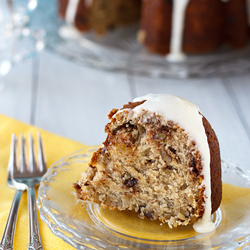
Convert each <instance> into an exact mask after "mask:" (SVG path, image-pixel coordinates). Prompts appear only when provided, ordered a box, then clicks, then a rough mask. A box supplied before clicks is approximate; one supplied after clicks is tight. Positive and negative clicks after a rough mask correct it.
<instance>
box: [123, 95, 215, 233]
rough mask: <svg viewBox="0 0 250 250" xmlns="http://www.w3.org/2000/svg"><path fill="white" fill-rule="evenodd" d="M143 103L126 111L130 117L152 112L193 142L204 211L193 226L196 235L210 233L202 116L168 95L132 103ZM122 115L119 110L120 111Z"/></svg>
mask: <svg viewBox="0 0 250 250" xmlns="http://www.w3.org/2000/svg"><path fill="white" fill-rule="evenodd" d="M143 100H147V101H146V102H144V103H143V104H141V105H139V106H137V107H135V108H134V109H130V112H132V114H133V115H135V116H136V115H138V113H141V112H142V111H143V110H146V111H149V112H154V113H155V114H158V115H160V116H162V117H163V119H164V120H165V121H174V122H175V123H177V124H178V125H179V126H180V127H181V128H182V129H184V130H185V132H186V133H187V134H188V136H189V138H190V139H191V140H193V141H195V143H196V145H197V148H198V149H199V151H200V152H201V155H202V164H203V172H202V174H203V175H204V180H203V181H202V184H201V186H200V188H201V187H202V186H205V191H204V196H205V197H204V198H205V204H204V206H205V212H204V214H203V216H202V218H200V219H199V220H198V221H197V222H196V223H194V229H195V230H196V231H197V232H199V233H204V232H211V231H213V230H214V229H215V225H214V223H213V222H211V221H210V216H211V209H212V208H211V183H210V150H209V145H208V142H207V136H206V133H205V129H204V126H203V123H202V115H201V114H200V113H199V112H200V110H199V108H198V107H197V106H196V105H195V104H194V103H192V102H190V101H188V100H186V99H183V98H181V97H177V96H174V95H168V94H149V95H146V96H142V97H138V98H135V99H134V100H133V101H134V102H138V101H143ZM120 112H122V111H120Z"/></svg>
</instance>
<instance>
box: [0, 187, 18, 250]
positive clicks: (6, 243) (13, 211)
mask: <svg viewBox="0 0 250 250" xmlns="http://www.w3.org/2000/svg"><path fill="white" fill-rule="evenodd" d="M22 193H23V190H17V191H16V193H15V196H14V198H13V201H12V205H11V208H10V213H9V216H8V219H7V222H6V226H5V229H4V232H3V236H2V239H1V242H0V250H12V249H13V240H14V234H15V228H16V220H17V214H18V208H19V204H20V200H21V196H22Z"/></svg>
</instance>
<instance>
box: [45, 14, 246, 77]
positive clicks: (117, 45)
mask: <svg viewBox="0 0 250 250" xmlns="http://www.w3.org/2000/svg"><path fill="white" fill-rule="evenodd" d="M53 25H54V31H53V32H48V35H47V47H48V48H49V49H50V50H52V51H54V52H56V53H58V54H60V55H62V56H64V57H66V58H67V59H69V60H72V61H75V62H77V63H80V64H83V65H85V66H86V65H87V66H92V67H96V68H99V69H105V70H114V71H123V72H126V73H128V72H130V73H131V74H138V75H143V76H150V77H172V78H187V77H209V76H210V77H215V76H228V75H235V74H242V73H246V72H249V70H250V45H249V46H247V47H245V48H243V49H239V50H232V49H229V48H226V47H223V48H220V49H219V50H218V51H216V52H214V53H211V54H206V55H197V56H193V55H189V56H188V57H187V60H186V61H184V62H182V63H170V62H167V61H166V59H165V57H164V56H160V55H157V54H152V53H149V52H148V51H147V50H146V49H145V48H144V47H143V46H142V45H140V44H139V43H138V41H137V32H138V25H135V26H133V27H129V28H119V29H116V30H114V31H110V32H109V33H107V34H106V35H105V36H102V37H100V36H99V37H97V36H96V35H95V34H93V33H92V32H88V33H85V34H81V35H77V34H76V32H72V30H71V31H70V33H71V35H68V32H65V30H67V27H66V26H65V24H64V22H62V20H60V19H59V20H58V22H57V23H54V24H52V25H51V26H53Z"/></svg>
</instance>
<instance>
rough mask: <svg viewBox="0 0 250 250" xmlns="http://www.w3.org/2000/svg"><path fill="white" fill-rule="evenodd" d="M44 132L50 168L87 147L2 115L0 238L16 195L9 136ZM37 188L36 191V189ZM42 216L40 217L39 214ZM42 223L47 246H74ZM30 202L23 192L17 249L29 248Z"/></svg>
mask: <svg viewBox="0 0 250 250" xmlns="http://www.w3.org/2000/svg"><path fill="white" fill-rule="evenodd" d="M38 131H39V132H40V133H41V136H42V139H43V145H44V150H45V154H46V160H47V167H50V166H51V164H52V163H54V162H55V161H57V160H59V159H61V158H62V157H63V156H65V155H67V154H69V153H72V152H75V151H77V150H79V149H81V148H85V147H87V146H86V145H82V144H80V143H78V142H75V141H72V140H69V139H65V138H63V137H60V136H57V135H54V134H51V133H49V132H46V131H44V130H42V129H39V128H36V127H34V126H31V125H28V124H24V123H21V122H19V121H17V120H14V119H11V118H9V117H6V116H3V115H0V192H1V195H0V237H2V234H3V231H4V227H5V223H6V221H7V218H8V214H9V210H10V207H11V203H12V199H13V197H14V194H15V189H12V188H10V187H8V185H7V182H6V179H7V165H8V161H9V155H10V139H11V134H12V133H15V134H16V136H20V134H21V133H23V135H24V137H28V136H29V133H32V134H33V136H34V138H36V134H37V132H38ZM36 191H37V190H36ZM36 194H37V193H36ZM39 217H40V216H39ZM39 225H40V230H41V238H42V243H43V247H44V249H45V250H46V249H50V250H51V249H62V250H63V249H67V250H70V249H74V248H73V247H71V246H70V245H68V244H66V243H65V242H64V241H63V240H61V239H60V238H58V237H56V236H55V235H54V234H53V233H52V232H51V231H50V229H49V228H48V227H47V225H46V224H45V223H44V222H43V221H41V220H40V218H39ZM28 235H29V232H28V204H27V193H26V192H24V194H23V196H22V199H21V202H20V207H19V213H18V218H17V225H16V232H15V238H14V249H18V250H22V249H25V250H26V249H28Z"/></svg>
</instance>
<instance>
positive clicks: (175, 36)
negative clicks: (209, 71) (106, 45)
mask: <svg viewBox="0 0 250 250" xmlns="http://www.w3.org/2000/svg"><path fill="white" fill-rule="evenodd" d="M58 1H59V13H60V16H62V17H63V18H65V20H66V22H67V23H68V24H69V25H75V26H76V27H77V29H79V30H80V31H87V30H94V31H95V32H96V33H97V34H104V33H106V32H107V31H108V30H110V29H113V28H115V27H119V26H124V25H128V24H131V23H134V22H136V21H139V20H140V23H141V25H140V31H139V32H138V40H139V41H140V42H141V43H142V44H143V45H144V46H145V47H146V48H147V49H148V50H149V51H151V52H155V53H160V54H163V55H166V54H169V55H168V57H167V59H168V60H170V61H181V60H183V59H184V58H185V54H184V53H189V54H193V53H194V54H197V53H198V54H201V53H207V52H210V51H212V50H215V49H217V48H219V47H220V46H221V45H222V44H229V45H231V46H232V47H233V48H241V47H244V46H245V45H246V44H247V42H248V38H249V32H248V19H250V14H249V13H248V12H247V11H248V10H250V0H143V1H142V0H109V1H107V0H58Z"/></svg>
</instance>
